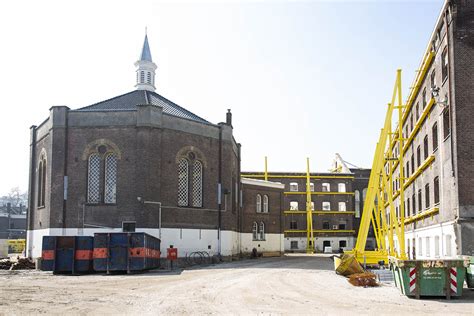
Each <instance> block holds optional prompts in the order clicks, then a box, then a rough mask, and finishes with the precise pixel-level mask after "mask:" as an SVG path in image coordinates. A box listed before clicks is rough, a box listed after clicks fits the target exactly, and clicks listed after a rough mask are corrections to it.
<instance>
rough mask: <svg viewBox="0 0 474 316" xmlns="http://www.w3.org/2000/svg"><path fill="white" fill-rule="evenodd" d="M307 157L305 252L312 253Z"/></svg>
mask: <svg viewBox="0 0 474 316" xmlns="http://www.w3.org/2000/svg"><path fill="white" fill-rule="evenodd" d="M310 178H311V177H310V174H309V158H306V253H314V235H313V209H312V207H311V182H310Z"/></svg>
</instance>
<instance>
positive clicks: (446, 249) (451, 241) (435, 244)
mask: <svg viewBox="0 0 474 316" xmlns="http://www.w3.org/2000/svg"><path fill="white" fill-rule="evenodd" d="M455 225H456V223H455V222H454V221H450V222H445V223H440V224H436V225H432V226H428V227H422V228H418V229H415V230H410V231H405V252H406V255H407V257H408V258H410V259H415V258H416V259H429V260H432V259H453V258H456V257H457V256H458V255H461V253H460V248H459V247H458V246H457V243H458V240H457V237H456V234H455ZM413 239H414V243H413ZM393 240H394V247H395V249H396V251H397V252H398V253H399V254H400V243H399V242H398V237H397V236H396V234H395V235H394V237H393ZM386 243H387V245H388V237H387V238H386ZM413 245H415V255H413Z"/></svg>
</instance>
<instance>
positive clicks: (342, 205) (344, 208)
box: [339, 202, 346, 212]
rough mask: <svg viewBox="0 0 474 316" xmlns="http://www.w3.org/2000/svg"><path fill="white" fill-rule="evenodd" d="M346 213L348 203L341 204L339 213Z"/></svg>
mask: <svg viewBox="0 0 474 316" xmlns="http://www.w3.org/2000/svg"><path fill="white" fill-rule="evenodd" d="M345 211H346V202H339V212H345Z"/></svg>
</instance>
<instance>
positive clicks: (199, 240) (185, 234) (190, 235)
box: [27, 228, 283, 258]
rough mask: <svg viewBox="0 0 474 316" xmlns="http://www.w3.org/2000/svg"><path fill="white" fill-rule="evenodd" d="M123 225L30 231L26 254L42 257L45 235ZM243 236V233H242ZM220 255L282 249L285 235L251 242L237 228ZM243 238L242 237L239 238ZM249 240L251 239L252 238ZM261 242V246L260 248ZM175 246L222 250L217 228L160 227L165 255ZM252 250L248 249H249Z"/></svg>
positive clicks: (226, 235)
mask: <svg viewBox="0 0 474 316" xmlns="http://www.w3.org/2000/svg"><path fill="white" fill-rule="evenodd" d="M121 231H122V229H121V228H114V229H111V228H84V229H82V228H67V229H62V228H50V229H38V230H32V231H31V230H29V231H27V236H28V238H27V256H29V257H32V258H38V257H41V248H42V241H43V236H94V233H105V232H121ZM136 231H137V232H144V233H147V234H150V235H152V236H155V237H158V238H159V236H160V231H159V229H153V228H137V229H136ZM240 235H241V236H240ZM221 236H222V238H221V255H223V256H231V255H236V254H238V253H239V252H240V245H242V247H243V248H242V252H247V249H250V251H251V250H252V248H253V247H255V248H257V249H258V250H259V251H280V249H283V235H281V234H265V237H266V240H265V241H258V242H254V241H252V234H240V233H237V232H234V231H222V232H221ZM239 237H240V238H239ZM249 239H250V240H249ZM258 244H260V247H258ZM171 245H173V247H174V248H177V249H178V256H179V257H185V256H186V255H187V254H190V253H191V252H194V251H206V252H208V253H209V254H210V255H211V256H213V255H216V254H217V253H218V252H219V240H218V238H217V230H212V229H181V228H163V229H162V230H161V252H162V254H163V256H166V249H167V248H169V247H170V246H171ZM250 251H249V252H250Z"/></svg>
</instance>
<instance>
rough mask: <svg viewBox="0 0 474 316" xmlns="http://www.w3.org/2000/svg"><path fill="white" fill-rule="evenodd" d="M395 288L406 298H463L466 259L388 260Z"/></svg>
mask: <svg viewBox="0 0 474 316" xmlns="http://www.w3.org/2000/svg"><path fill="white" fill-rule="evenodd" d="M389 263H390V269H391V270H392V272H393V278H394V280H395V285H396V286H397V287H398V288H399V289H400V291H401V292H402V294H404V295H406V296H414V297H416V298H420V296H445V297H446V298H448V299H449V298H451V297H453V296H461V295H462V288H463V285H464V278H465V274H466V266H467V263H468V262H467V260H463V259H452V260H451V259H442V260H400V259H398V258H395V257H389Z"/></svg>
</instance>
